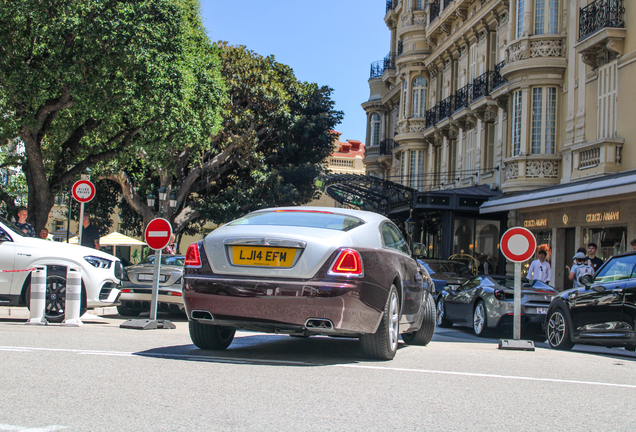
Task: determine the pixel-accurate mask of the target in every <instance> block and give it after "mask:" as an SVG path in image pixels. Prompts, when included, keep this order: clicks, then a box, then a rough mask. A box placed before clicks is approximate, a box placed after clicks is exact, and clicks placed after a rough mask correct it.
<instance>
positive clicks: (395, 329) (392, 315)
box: [388, 291, 400, 351]
mask: <svg viewBox="0 0 636 432" xmlns="http://www.w3.org/2000/svg"><path fill="white" fill-rule="evenodd" d="M399 309H400V308H399V305H398V295H397V292H395V291H393V292H392V293H391V299H390V300H389V311H388V312H389V319H390V321H389V338H390V339H389V341H390V343H391V350H392V351H395V350H397V345H398V338H399V336H400V330H399V325H400V314H399Z"/></svg>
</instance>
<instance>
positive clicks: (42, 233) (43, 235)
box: [40, 228, 49, 240]
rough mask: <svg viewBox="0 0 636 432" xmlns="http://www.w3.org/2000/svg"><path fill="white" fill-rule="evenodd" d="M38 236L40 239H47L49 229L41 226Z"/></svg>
mask: <svg viewBox="0 0 636 432" xmlns="http://www.w3.org/2000/svg"><path fill="white" fill-rule="evenodd" d="M40 238H41V239H42V240H48V239H49V230H48V229H47V228H42V229H41V230H40Z"/></svg>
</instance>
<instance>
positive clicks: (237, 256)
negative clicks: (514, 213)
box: [183, 207, 435, 360]
mask: <svg viewBox="0 0 636 432" xmlns="http://www.w3.org/2000/svg"><path fill="white" fill-rule="evenodd" d="M420 246H421V245H420ZM433 290H434V288H433V283H432V281H431V279H430V277H429V275H428V272H427V271H426V270H425V269H424V268H423V267H422V266H421V265H419V264H418V263H417V261H415V259H413V257H412V256H411V252H410V249H409V246H408V244H407V243H406V241H405V240H404V238H403V237H402V234H401V233H400V231H399V229H398V228H397V227H396V226H395V225H394V224H393V223H392V222H391V221H389V220H388V219H387V218H385V217H383V216H381V215H379V214H376V213H371V212H364V211H357V210H348V209H336V208H322V207H287V208H276V209H266V210H260V211H256V212H253V213H250V214H247V215H246V216H244V217H242V218H240V219H237V220H235V221H233V222H230V223H228V224H227V225H224V226H222V227H221V228H218V229H216V230H214V231H213V232H212V233H210V234H209V235H208V236H207V237H206V238H205V239H204V240H202V241H200V242H198V243H194V244H192V245H190V247H189V248H188V251H187V253H186V260H185V276H184V287H183V299H184V303H185V308H186V313H187V315H188V318H189V320H190V322H189V326H190V337H191V338H192V341H193V342H194V344H195V345H196V346H198V347H199V348H203V349H225V348H227V347H228V346H229V345H230V344H231V343H232V339H233V338H234V334H235V331H236V330H239V329H245V330H255V331H263V332H271V333H284V334H290V335H293V336H311V335H319V334H323V335H331V336H344V337H355V338H359V339H360V343H361V346H362V349H363V351H364V353H365V354H366V355H367V356H368V357H370V358H375V359H382V360H388V359H391V358H393V357H394V355H395V353H396V350H397V347H398V338H399V335H400V334H401V335H402V340H403V341H404V342H406V343H407V344H415V345H426V344H428V342H429V341H430V340H431V338H432V337H433V332H434V331H435V303H434V301H433V298H432V296H431V292H432V291H433Z"/></svg>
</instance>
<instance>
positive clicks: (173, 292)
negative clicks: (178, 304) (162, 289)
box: [170, 291, 183, 297]
mask: <svg viewBox="0 0 636 432" xmlns="http://www.w3.org/2000/svg"><path fill="white" fill-rule="evenodd" d="M170 295H173V296H175V297H182V296H183V294H181V293H180V292H176V291H172V293H170Z"/></svg>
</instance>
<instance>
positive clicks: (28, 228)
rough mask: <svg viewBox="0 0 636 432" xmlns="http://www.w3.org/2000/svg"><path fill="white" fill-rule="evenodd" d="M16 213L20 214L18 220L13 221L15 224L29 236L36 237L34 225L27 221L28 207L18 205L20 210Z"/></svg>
mask: <svg viewBox="0 0 636 432" xmlns="http://www.w3.org/2000/svg"><path fill="white" fill-rule="evenodd" d="M16 214H17V216H18V221H17V222H13V224H14V225H15V226H16V227H17V228H18V229H19V230H21V231H22V232H23V233H24V234H25V235H26V236H27V237H35V229H33V225H31V224H30V223H28V222H27V221H26V220H27V217H28V216H29V212H28V211H27V208H26V207H24V206H21V207H18V212H17V213H16Z"/></svg>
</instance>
